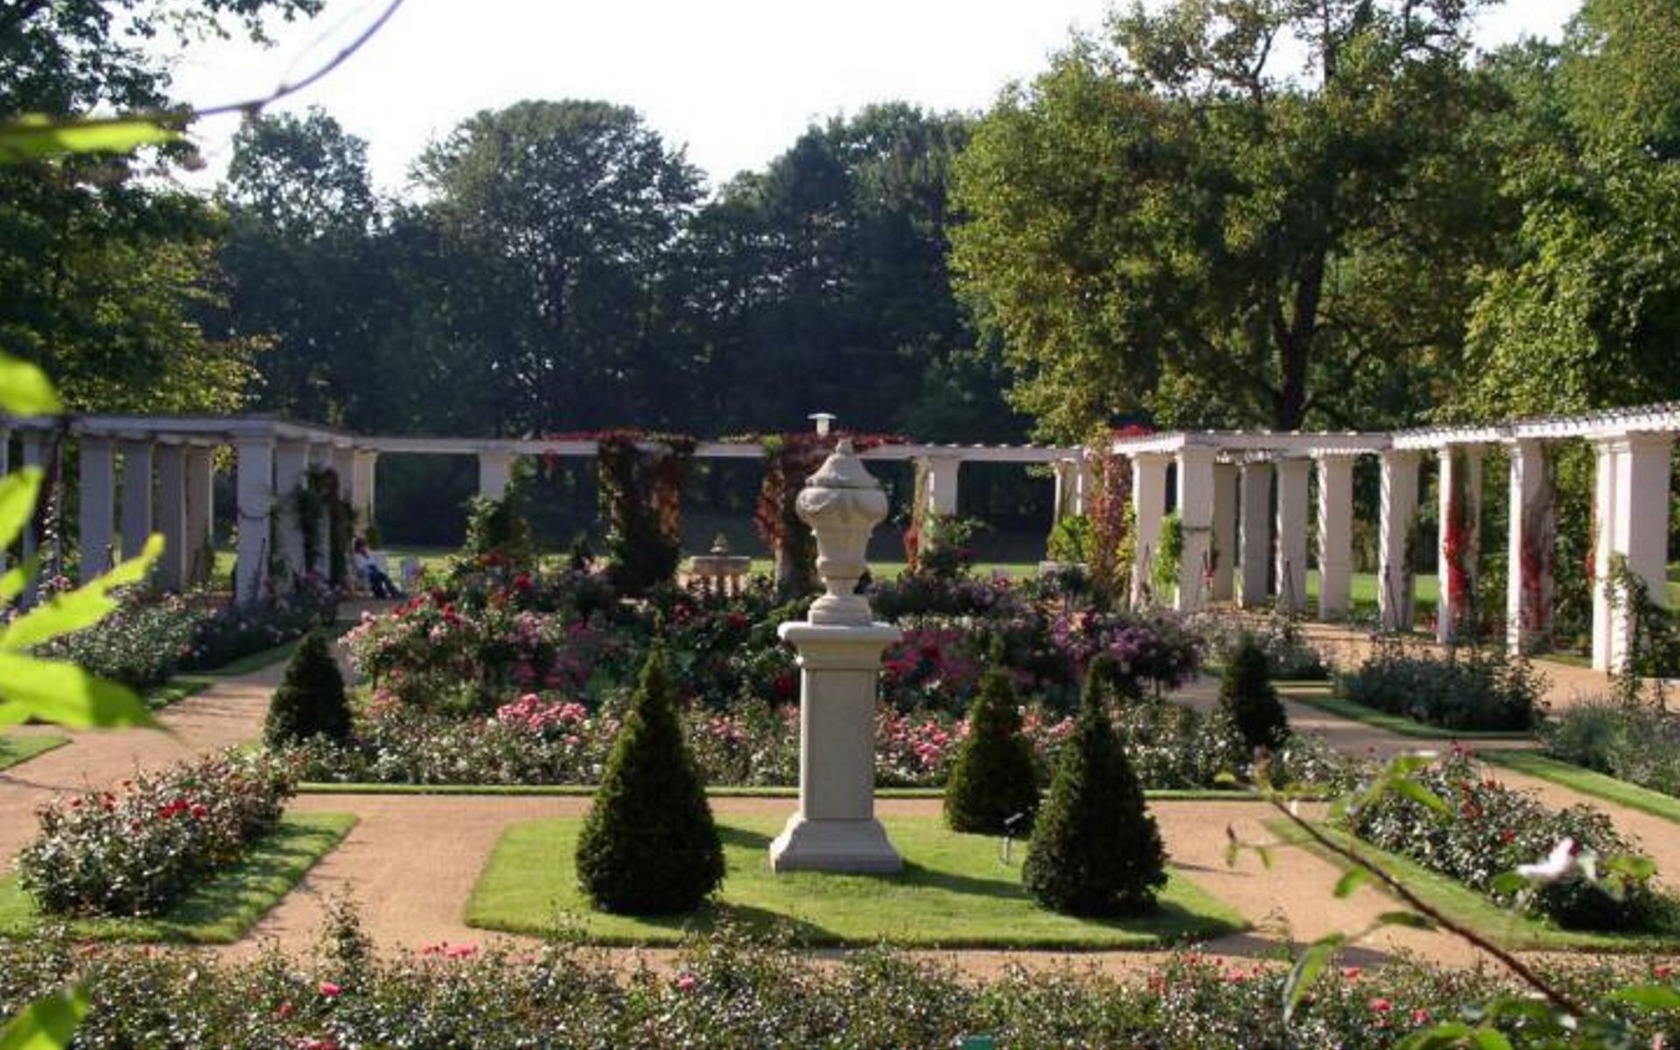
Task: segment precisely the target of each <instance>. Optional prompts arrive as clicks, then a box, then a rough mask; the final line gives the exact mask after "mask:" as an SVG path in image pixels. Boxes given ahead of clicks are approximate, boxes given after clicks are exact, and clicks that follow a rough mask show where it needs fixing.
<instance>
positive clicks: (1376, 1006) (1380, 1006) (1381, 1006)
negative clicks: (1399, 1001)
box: [1371, 995, 1394, 1014]
mask: <svg viewBox="0 0 1680 1050" xmlns="http://www.w3.org/2000/svg"><path fill="white" fill-rule="evenodd" d="M1371 1009H1372V1010H1374V1011H1376V1012H1377V1013H1379V1014H1386V1013H1388V1012H1389V1011H1390V1010H1392V1009H1394V1003H1393V1002H1392V1001H1390V1000H1388V999H1385V998H1383V997H1382V996H1380V995H1379V996H1378V997H1377V998H1375V999H1372V1000H1371Z"/></svg>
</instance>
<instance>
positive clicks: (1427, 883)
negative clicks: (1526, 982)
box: [1266, 817, 1680, 953]
mask: <svg viewBox="0 0 1680 1050" xmlns="http://www.w3.org/2000/svg"><path fill="white" fill-rule="evenodd" d="M1266 828H1267V830H1269V831H1271V832H1272V833H1273V834H1275V835H1277V836H1278V837H1279V838H1281V839H1282V840H1284V841H1285V842H1289V843H1292V844H1294V845H1298V846H1301V847H1302V848H1304V849H1307V850H1310V851H1311V852H1312V853H1314V854H1316V855H1317V856H1320V857H1323V858H1324V859H1326V860H1328V861H1330V862H1331V863H1333V864H1336V865H1338V866H1345V865H1346V864H1347V861H1346V860H1345V859H1344V858H1342V857H1338V856H1336V855H1334V854H1332V853H1331V852H1330V851H1329V850H1327V849H1325V848H1324V847H1322V846H1320V845H1319V844H1318V843H1316V842H1313V841H1312V840H1311V839H1309V838H1308V837H1307V835H1306V833H1305V832H1303V831H1301V829H1299V828H1297V827H1295V826H1294V825H1293V824H1291V823H1290V822H1289V821H1287V820H1285V819H1283V818H1282V817H1278V818H1275V819H1273V820H1269V821H1267V822H1266ZM1318 829H1319V830H1320V831H1322V832H1324V834H1325V835H1327V836H1328V837H1329V838H1330V839H1331V840H1332V841H1333V842H1336V843H1337V844H1338V845H1341V846H1344V847H1347V848H1350V849H1352V850H1353V851H1354V852H1356V853H1358V854H1359V855H1361V856H1363V857H1367V858H1369V859H1370V860H1371V861H1372V862H1373V863H1376V864H1378V865H1380V866H1381V867H1382V868H1383V869H1384V870H1385V871H1387V872H1388V873H1389V874H1391V875H1393V876H1395V877H1396V878H1398V879H1399V880H1400V881H1401V882H1403V883H1405V885H1406V888H1407V889H1409V890H1411V891H1412V892H1413V893H1416V894H1417V895H1418V896H1419V897H1420V898H1422V899H1423V900H1425V901H1427V902H1428V903H1429V904H1430V905H1432V906H1433V907H1435V908H1438V909H1439V910H1440V912H1441V914H1443V915H1445V916H1447V917H1448V918H1449V919H1451V920H1453V921H1454V922H1456V923H1458V924H1459V925H1461V926H1464V927H1466V928H1468V929H1471V930H1474V931H1476V933H1478V934H1480V935H1481V936H1482V937H1485V938H1487V939H1488V940H1489V941H1491V942H1493V943H1494V944H1497V945H1499V946H1500V947H1502V948H1506V949H1508V950H1511V951H1592V952H1606V953H1610V952H1648V951H1672V950H1674V949H1676V948H1677V947H1680V915H1676V916H1674V917H1672V918H1671V919H1670V923H1671V924H1672V925H1671V926H1669V927H1667V928H1664V929H1659V930H1653V931H1649V932H1646V933H1596V932H1591V931H1586V930H1565V929H1562V928H1560V927H1558V926H1557V925H1556V924H1554V923H1551V922H1548V921H1545V920H1541V919H1535V918H1531V917H1529V916H1526V915H1522V914H1520V913H1518V912H1516V911H1514V910H1511V909H1508V908H1502V907H1500V906H1499V905H1498V904H1495V903H1494V902H1493V901H1492V900H1489V899H1488V898H1487V897H1484V896H1483V895H1482V894H1480V893H1478V892H1476V891H1475V890H1473V889H1471V888H1470V887H1468V886H1466V885H1464V884H1463V883H1461V882H1459V881H1458V880H1457V879H1453V878H1449V877H1448V876H1446V875H1443V874H1441V873H1440V872H1438V871H1432V870H1431V869H1429V868H1426V867H1424V866H1423V865H1422V864H1419V863H1417V862H1416V861H1414V860H1412V859H1410V858H1409V857H1403V856H1401V855H1399V854H1397V853H1390V852H1388V851H1386V850H1380V849H1377V848H1376V847H1375V846H1372V845H1370V844H1369V843H1366V842H1363V841H1361V840H1359V839H1356V838H1354V837H1353V835H1351V834H1350V833H1348V832H1347V831H1344V830H1343V829H1341V828H1337V827H1334V826H1331V825H1328V824H1319V825H1318ZM1369 885H1371V886H1374V887H1376V888H1377V889H1378V890H1379V891H1381V890H1382V887H1381V886H1380V885H1379V884H1378V883H1377V882H1376V880H1374V879H1373V880H1372V881H1371V882H1370V883H1369Z"/></svg>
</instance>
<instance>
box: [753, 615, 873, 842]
mask: <svg viewBox="0 0 1680 1050" xmlns="http://www.w3.org/2000/svg"><path fill="white" fill-rule="evenodd" d="M866 608H867V607H866ZM776 633H777V635H778V636H779V637H780V638H781V639H782V640H783V641H785V642H788V643H789V644H791V645H792V646H793V647H794V648H795V649H796V650H798V652H799V657H798V661H799V669H800V670H799V680H800V687H799V811H798V812H797V813H795V814H794V815H793V816H792V817H790V818H788V822H787V824H786V825H785V826H784V827H783V828H782V833H781V834H780V835H778V836H776V839H775V841H773V842H772V843H771V844H770V869H771V870H772V871H775V872H784V871H801V870H815V871H838V872H854V873H884V872H894V871H899V870H901V869H902V868H903V866H904V862H903V860H902V859H901V858H900V857H899V854H898V851H897V850H896V849H894V848H893V845H892V842H891V841H890V840H889V839H888V838H887V833H886V830H885V829H884V828H883V827H882V826H881V823H880V821H879V820H877V819H876V818H875V702H876V697H877V695H878V694H879V692H880V677H881V653H882V651H883V650H885V649H886V647H887V646H889V645H891V644H893V643H894V642H896V641H898V639H899V638H900V637H901V633H900V632H899V630H898V628H896V627H892V626H889V625H887V624H884V623H870V624H861V625H857V626H840V625H831V624H813V623H808V622H804V621H798V622H789V623H784V624H782V625H781V627H780V628H778V630H777V632H776Z"/></svg>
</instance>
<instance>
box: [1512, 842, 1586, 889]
mask: <svg viewBox="0 0 1680 1050" xmlns="http://www.w3.org/2000/svg"><path fill="white" fill-rule="evenodd" d="M1574 870H1575V840H1574V839H1563V840H1562V841H1560V842H1559V843H1558V844H1557V845H1556V846H1553V847H1552V852H1551V855H1550V856H1548V857H1547V858H1546V859H1545V860H1543V861H1541V862H1540V863H1538V864H1518V865H1517V874H1518V875H1521V876H1522V877H1523V878H1525V879H1527V880H1528V881H1529V882H1534V883H1540V884H1545V883H1551V882H1558V881H1561V880H1562V879H1564V878H1567V877H1568V876H1569V874H1570V873H1571V872H1573V871H1574Z"/></svg>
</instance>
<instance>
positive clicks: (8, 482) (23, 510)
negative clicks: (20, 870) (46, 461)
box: [0, 467, 42, 547]
mask: <svg viewBox="0 0 1680 1050" xmlns="http://www.w3.org/2000/svg"><path fill="white" fill-rule="evenodd" d="M41 477H42V475H41V468H39V467H24V468H23V469H22V470H19V471H17V472H16V473H13V474H8V475H6V476H5V477H4V478H0V546H5V547H10V546H11V545H12V543H13V542H14V541H16V539H17V538H18V536H20V535H22V533H23V528H24V526H25V525H28V524H29V515H30V514H31V513H33V512H34V510H35V496H36V494H37V493H39V492H40V490H41Z"/></svg>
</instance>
